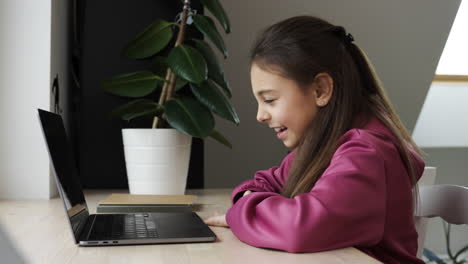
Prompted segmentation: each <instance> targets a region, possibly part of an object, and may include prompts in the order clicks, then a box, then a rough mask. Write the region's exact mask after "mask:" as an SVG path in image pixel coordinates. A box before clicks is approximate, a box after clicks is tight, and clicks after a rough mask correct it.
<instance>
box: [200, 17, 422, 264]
mask: <svg viewBox="0 0 468 264" xmlns="http://www.w3.org/2000/svg"><path fill="white" fill-rule="evenodd" d="M250 73H251V80H252V89H253V93H254V96H255V98H256V100H257V102H258V113H257V119H258V121H259V122H262V123H265V124H266V125H268V126H269V127H270V128H272V129H274V131H275V132H276V133H277V136H278V138H279V139H280V140H281V141H282V142H283V144H284V145H285V146H286V147H288V148H290V149H292V150H293V151H292V152H291V153H290V154H288V155H287V156H286V157H285V158H284V160H283V161H282V163H281V165H280V166H279V167H273V168H271V169H269V170H264V171H259V172H257V173H256V174H255V176H254V178H253V179H251V180H247V181H245V182H243V183H242V184H241V185H239V186H238V187H236V188H235V189H234V191H233V193H232V197H231V198H232V207H231V208H230V209H229V210H228V212H227V214H226V215H225V216H224V215H223V216H219V217H214V218H209V219H207V220H206V221H205V222H206V223H207V224H211V225H221V226H229V227H230V228H231V230H232V232H233V233H234V234H235V235H236V236H237V237H238V238H239V239H240V240H241V241H243V242H245V243H248V244H250V245H252V246H256V247H264V248H274V249H280V250H285V251H288V252H316V251H324V250H331V249H337V248H343V247H351V246H352V247H356V248H357V249H359V250H361V251H363V252H365V253H367V254H369V255H371V256H372V257H374V258H376V259H378V260H380V261H382V262H384V263H390V264H392V263H424V262H422V261H421V260H419V259H418V258H416V252H417V247H418V245H417V233H416V230H415V227H414V222H413V203H414V202H415V199H413V194H414V197H416V196H417V190H416V182H417V180H418V179H419V178H420V177H421V175H422V171H423V169H424V162H423V161H422V159H421V157H420V153H421V151H420V150H419V148H418V147H417V146H416V144H415V143H414V142H413V140H412V139H411V137H410V135H409V134H408V132H407V131H406V129H405V128H404V126H403V125H402V123H401V121H400V119H399V117H398V116H397V114H396V112H395V110H394V109H393V107H392V105H391V103H390V101H389V99H388V98H387V96H386V94H385V92H384V90H383V88H382V85H381V84H380V83H379V81H378V78H377V76H376V74H375V72H374V71H373V68H372V66H371V64H370V62H369V61H368V59H367V57H366V56H365V54H364V52H362V51H361V50H360V49H359V48H358V46H356V44H354V40H353V37H352V36H351V35H350V34H346V32H345V30H344V28H343V27H340V26H334V25H331V24H330V23H328V22H326V21H323V20H321V19H318V18H315V17H309V16H301V17H293V18H290V19H287V20H284V21H282V22H279V23H277V24H275V25H273V26H271V27H269V28H267V29H266V30H265V31H264V32H263V33H262V34H261V36H260V37H259V39H258V40H257V42H256V43H255V45H254V47H253V50H252V53H251V71H250Z"/></svg>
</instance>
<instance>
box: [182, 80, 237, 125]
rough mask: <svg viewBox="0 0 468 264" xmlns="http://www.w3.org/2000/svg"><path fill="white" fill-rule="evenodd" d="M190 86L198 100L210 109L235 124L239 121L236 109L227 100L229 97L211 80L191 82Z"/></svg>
mask: <svg viewBox="0 0 468 264" xmlns="http://www.w3.org/2000/svg"><path fill="white" fill-rule="evenodd" d="M190 87H191V88H192V92H193V94H194V95H195V97H196V98H197V99H198V101H200V102H201V103H202V104H204V105H205V106H207V107H208V108H209V109H210V110H212V111H213V112H215V113H217V114H218V115H219V116H221V117H223V118H225V119H227V120H230V121H232V122H234V123H235V124H236V125H238V124H239V123H240V120H239V117H238V116H237V113H236V110H235V109H234V107H233V106H232V105H231V102H229V98H228V97H227V96H226V95H225V94H224V92H222V91H221V90H220V89H219V88H218V87H217V86H216V84H214V83H213V82H212V81H210V80H207V81H205V82H203V83H201V84H193V83H191V84H190Z"/></svg>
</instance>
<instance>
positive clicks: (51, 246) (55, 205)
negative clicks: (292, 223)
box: [0, 189, 380, 264]
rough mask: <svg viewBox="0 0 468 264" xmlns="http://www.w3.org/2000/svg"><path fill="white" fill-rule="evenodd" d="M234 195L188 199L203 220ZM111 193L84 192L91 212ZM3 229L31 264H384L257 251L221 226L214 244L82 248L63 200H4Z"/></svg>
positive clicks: (213, 193)
mask: <svg viewBox="0 0 468 264" xmlns="http://www.w3.org/2000/svg"><path fill="white" fill-rule="evenodd" d="M230 191H231V190H230V189H207V190H189V191H188V192H187V194H194V195H197V196H198V199H197V201H196V203H197V204H200V206H197V213H198V214H199V215H200V216H201V217H202V218H204V219H205V218H207V217H209V216H211V215H213V214H214V213H215V212H219V213H223V212H225V211H226V209H228V208H229V206H230V204H229V203H230V202H229V194H230ZM120 192H122V191H120ZM110 193H111V191H109V190H106V191H96V190H89V191H86V192H85V195H86V199H87V202H88V207H89V209H90V211H91V212H93V213H94V212H95V208H96V205H97V202H98V201H100V200H101V199H103V198H104V197H106V196H107V195H108V194H110ZM0 224H1V225H2V227H3V229H4V230H5V231H7V232H8V233H9V235H10V237H11V238H12V239H13V243H14V244H15V245H16V247H17V248H18V249H19V251H20V252H21V253H22V254H23V256H24V257H25V259H26V261H27V263H47V264H52V263H57V264H63V263H96V264H98V263H99V264H101V263H125V264H128V263H170V264H173V263H191V264H196V263H201V264H209V263H216V264H220V263H226V264H231V263H232V264H234V263H239V264H246V263H256V264H257V263H288V264H289V263H308V264H314V263H320V264H323V263H327V264H333V263H340V264H344V263H346V264H353V263H356V264H358V263H359V264H366V263H380V262H378V261H376V260H375V259H373V258H371V257H369V256H367V255H366V254H364V253H362V252H361V251H359V250H357V249H355V248H345V249H339V250H333V251H327V252H321V253H307V254H291V253H287V252H282V251H276V250H269V249H260V248H255V247H252V246H249V245H247V244H245V243H243V242H241V241H239V240H238V239H237V238H236V237H235V236H234V235H233V234H232V232H231V230H230V229H229V228H222V227H211V228H212V230H213V231H214V232H215V233H216V235H217V236H218V241H216V242H214V243H194V244H166V245H162V244H160V245H139V246H110V247H78V246H77V245H75V243H74V242H73V238H72V234H71V232H70V228H69V226H68V223H67V220H66V217H65V213H64V210H63V204H62V201H61V200H60V199H59V198H55V199H52V200H43V201H37V200H34V201H5V200H3V201H0ZM0 258H1V257H0ZM0 262H1V259H0Z"/></svg>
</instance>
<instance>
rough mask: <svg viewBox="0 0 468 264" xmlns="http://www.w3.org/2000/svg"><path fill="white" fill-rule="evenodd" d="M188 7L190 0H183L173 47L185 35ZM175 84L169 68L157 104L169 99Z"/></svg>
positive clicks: (156, 119)
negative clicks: (180, 17)
mask: <svg viewBox="0 0 468 264" xmlns="http://www.w3.org/2000/svg"><path fill="white" fill-rule="evenodd" d="M189 9H190V0H184V9H183V10H182V19H181V21H180V26H179V32H178V34H177V40H176V43H175V45H174V47H177V46H179V45H181V44H182V43H183V42H184V37H185V25H186V23H187V16H188V11H189ZM175 84H176V76H175V74H174V73H173V72H172V71H171V69H170V68H168V69H167V72H166V82H165V83H164V85H163V88H162V92H161V96H160V97H159V104H160V105H163V104H164V103H165V102H166V101H167V100H169V99H171V98H172V96H173V95H174V87H175ZM158 121H159V118H158V117H157V116H155V117H154V119H153V126H152V127H153V128H157V127H158Z"/></svg>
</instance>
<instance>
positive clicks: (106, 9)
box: [74, 0, 204, 188]
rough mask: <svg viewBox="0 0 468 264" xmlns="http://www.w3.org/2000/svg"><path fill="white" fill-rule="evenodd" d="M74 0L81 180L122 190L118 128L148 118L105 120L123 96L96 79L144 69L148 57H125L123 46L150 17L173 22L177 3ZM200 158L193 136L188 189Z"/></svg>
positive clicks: (198, 175) (198, 179)
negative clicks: (76, 35)
mask: <svg viewBox="0 0 468 264" xmlns="http://www.w3.org/2000/svg"><path fill="white" fill-rule="evenodd" d="M77 3H78V4H79V5H78V6H77V8H76V14H78V15H77V18H78V20H77V32H78V34H79V37H78V40H77V41H76V43H77V46H78V47H79V48H77V49H75V52H76V53H77V54H78V55H77V58H78V59H77V60H78V64H79V68H78V69H77V70H76V71H77V76H78V77H77V79H78V80H79V83H80V84H79V86H76V87H75V89H76V93H75V97H74V99H75V100H74V101H75V105H76V109H74V112H75V114H76V115H75V119H76V120H75V122H76V124H77V131H78V133H77V135H76V138H75V139H76V143H77V145H76V146H77V152H78V153H77V157H78V159H79V162H78V163H79V164H78V167H79V170H80V175H81V181H82V183H83V186H84V187H85V188H127V187H128V186H127V179H126V172H125V160H124V154H123V145H122V137H121V128H122V127H150V126H151V120H138V121H132V122H130V123H126V122H122V121H119V120H111V119H110V118H109V113H110V111H111V110H112V109H114V108H116V107H118V106H119V105H121V104H123V103H125V102H127V101H129V100H128V99H125V98H118V97H115V96H112V95H109V94H106V93H104V92H103V91H102V89H101V88H100V83H101V82H102V81H103V80H105V79H107V78H110V77H112V76H114V75H117V74H120V73H126V72H132V71H138V70H147V69H149V66H150V65H151V60H138V61H137V60H132V59H129V58H125V57H123V56H121V53H122V50H123V48H124V47H125V45H126V44H127V43H128V42H129V41H130V40H131V39H133V38H134V37H135V36H136V35H137V34H138V33H139V32H140V31H141V30H143V29H144V28H145V27H146V26H148V25H149V24H150V23H151V22H152V21H154V20H155V19H157V18H161V19H165V20H168V21H174V19H175V17H176V15H177V14H178V13H179V12H180V11H181V10H182V4H181V1H168V0H138V1H131V0H113V1H110V0H108V1H104V0H100V1H77ZM80 5H81V6H80ZM192 7H193V8H195V9H197V11H198V13H200V10H201V5H200V3H199V1H192ZM80 14H82V17H80ZM155 96H156V95H151V97H152V98H154V97H155ZM203 157H204V152H203V140H200V139H195V138H194V140H193V146H192V155H191V162H190V168H189V180H188V185H187V187H188V188H203Z"/></svg>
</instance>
